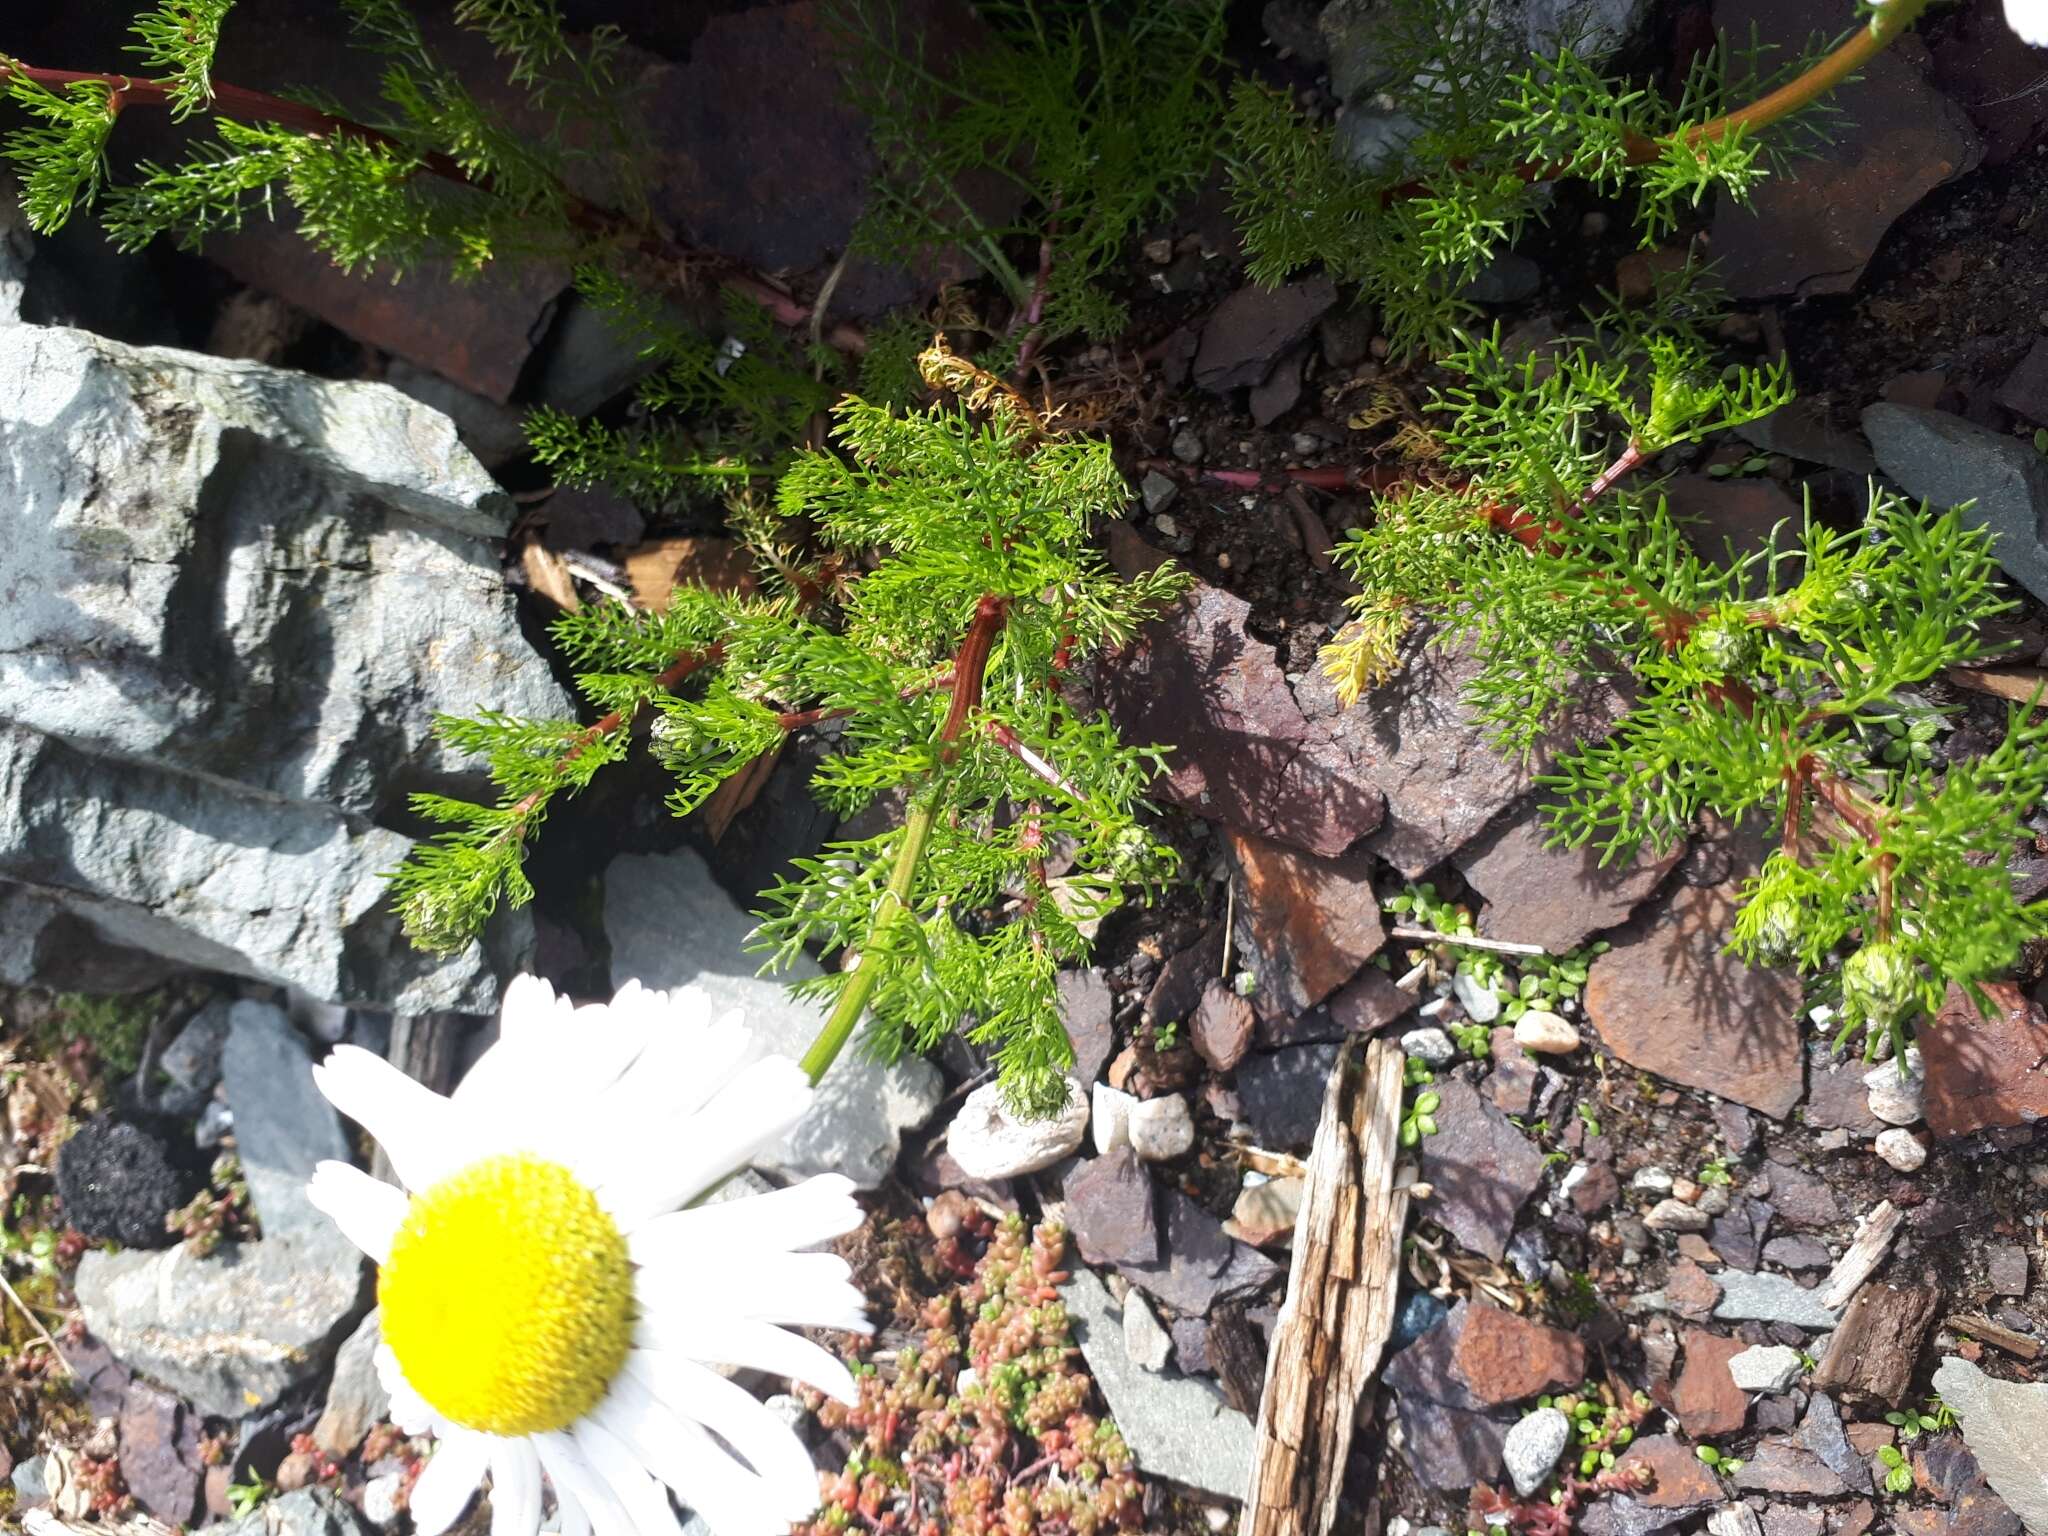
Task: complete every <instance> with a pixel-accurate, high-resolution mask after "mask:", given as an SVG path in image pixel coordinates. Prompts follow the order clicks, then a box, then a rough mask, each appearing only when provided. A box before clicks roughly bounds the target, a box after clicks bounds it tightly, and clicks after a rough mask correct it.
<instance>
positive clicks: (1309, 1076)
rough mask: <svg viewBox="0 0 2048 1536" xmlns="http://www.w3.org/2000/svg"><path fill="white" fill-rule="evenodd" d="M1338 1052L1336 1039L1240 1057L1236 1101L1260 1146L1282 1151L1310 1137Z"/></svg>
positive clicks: (1299, 1144) (1313, 1131) (1298, 1144)
mask: <svg viewBox="0 0 2048 1536" xmlns="http://www.w3.org/2000/svg"><path fill="white" fill-rule="evenodd" d="M1337 1051H1338V1047H1337V1046H1336V1045H1334V1044H1328V1045H1290V1046H1287V1047H1285V1048H1283V1049H1281V1050H1277V1051H1255V1052H1253V1053H1252V1054H1251V1055H1250V1056H1247V1057H1246V1058H1245V1059H1244V1062H1243V1064H1242V1065H1240V1066H1239V1067H1238V1069H1237V1100H1238V1105H1239V1107H1240V1108H1241V1109H1242V1110H1243V1111H1244V1118H1245V1121H1246V1123H1247V1124H1249V1125H1250V1126H1251V1128H1252V1130H1253V1132H1254V1134H1256V1135H1257V1136H1258V1138H1259V1144H1260V1145H1261V1146H1265V1147H1272V1148H1275V1149H1277V1150H1280V1151H1285V1150H1287V1149H1288V1148H1290V1147H1303V1146H1307V1145H1308V1143H1309V1142H1310V1141H1311V1140H1312V1139H1314V1137H1315V1133H1316V1121H1317V1120H1318V1119H1319V1118H1320V1117H1321V1114H1322V1104H1323V1085H1324V1084H1325V1083H1327V1082H1328V1081H1329V1078H1330V1068H1331V1067H1333V1066H1335V1065H1336V1062H1337Z"/></svg>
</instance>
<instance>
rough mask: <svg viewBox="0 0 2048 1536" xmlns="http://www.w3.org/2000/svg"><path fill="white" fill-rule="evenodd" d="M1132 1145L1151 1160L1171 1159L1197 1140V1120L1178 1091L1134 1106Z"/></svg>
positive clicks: (1150, 1161) (1167, 1160)
mask: <svg viewBox="0 0 2048 1536" xmlns="http://www.w3.org/2000/svg"><path fill="white" fill-rule="evenodd" d="M1129 1135H1130V1138H1131V1147H1132V1149H1133V1150H1134V1151H1136V1152H1137V1154H1138V1156H1140V1157H1141V1158H1143V1159H1144V1160H1145V1161H1146V1162H1148V1163H1164V1162H1170V1161H1172V1160H1173V1159H1174V1158H1176V1157H1179V1156H1181V1155H1182V1154H1184V1153H1185V1152H1187V1150H1188V1149H1189V1148H1190V1147H1192V1146H1194V1144H1195V1121H1194V1117H1193V1116H1192V1115H1191V1114H1189V1112H1188V1101H1187V1099H1186V1098H1185V1097H1183V1096H1182V1095H1180V1094H1178V1093H1169V1094H1167V1095H1165V1096H1164V1097H1163V1098H1157V1099H1145V1100H1141V1101H1140V1102H1139V1103H1137V1104H1134V1105H1132V1106H1131V1116H1130V1124H1129Z"/></svg>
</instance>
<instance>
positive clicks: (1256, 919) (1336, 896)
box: [1224, 828, 1386, 1016]
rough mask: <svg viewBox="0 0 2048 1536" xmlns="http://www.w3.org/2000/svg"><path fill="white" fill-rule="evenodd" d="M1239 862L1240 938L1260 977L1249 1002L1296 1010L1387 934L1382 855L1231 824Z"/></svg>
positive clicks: (1316, 999)
mask: <svg viewBox="0 0 2048 1536" xmlns="http://www.w3.org/2000/svg"><path fill="white" fill-rule="evenodd" d="M1224 835H1225V837H1226V838H1227V839H1228V845H1229V849H1230V857H1231V861H1232V862H1233V863H1234V864H1235V865H1236V866H1237V873H1238V880H1239V887H1238V902H1237V924H1236V927H1237V943H1238V949H1239V952H1240V953H1241V954H1243V955H1244V956H1245V958H1246V959H1247V961H1248V962H1249V963H1250V966H1251V969H1252V971H1253V973H1254V974H1255V975H1256V976H1257V977H1258V982H1259V985H1258V989H1257V990H1256V991H1255V992H1253V994H1252V1007H1253V1008H1254V1009H1255V1010H1256V1011H1258V1012H1260V1013H1266V1014H1272V1015H1286V1016H1292V1015H1294V1014H1298V1013H1303V1012H1305V1011H1307V1010H1308V1009H1310V1008H1313V1007H1314V1006H1315V1005H1316V1004H1317V1003H1320V1002H1322V1001H1323V999H1325V998H1326V997H1328V996H1329V995H1330V994H1331V993H1332V992H1335V991H1336V990H1337V989H1338V988H1339V987H1341V986H1343V985H1344V983H1345V982H1347V981H1349V980H1350V979H1351V978H1352V976H1353V975H1355V974H1356V973H1357V971H1358V968H1359V967H1360V966H1361V965H1363V964H1364V963H1365V962H1366V961H1367V960H1369V959H1371V958H1372V956H1373V955H1375V954H1376V953H1378V951H1379V948H1380V945H1381V944H1383V943H1384V942H1385V941H1386V928H1385V925H1384V923H1383V922H1382V920H1381V917H1380V904H1379V897H1378V896H1377V895H1375V894H1374V892H1373V885H1372V880H1373V873H1374V871H1375V870H1376V869H1377V868H1378V860H1376V859H1374V858H1373V856H1372V855H1371V854H1369V853H1349V854H1344V855H1341V856H1339V857H1337V858H1324V857H1321V856H1319V855H1317V854H1312V853H1303V852H1301V851H1300V850H1299V849H1295V848H1288V847H1285V846H1283V845H1282V844H1280V843H1275V842H1269V841H1267V840H1266V839H1265V838H1261V837H1253V836H1250V835H1248V834H1246V833H1243V832H1239V831H1236V830H1235V829H1230V828H1226V829H1225V833H1224Z"/></svg>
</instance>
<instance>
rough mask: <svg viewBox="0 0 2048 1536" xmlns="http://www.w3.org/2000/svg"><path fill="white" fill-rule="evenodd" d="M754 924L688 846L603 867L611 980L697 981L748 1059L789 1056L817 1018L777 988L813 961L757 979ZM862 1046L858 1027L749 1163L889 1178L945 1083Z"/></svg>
mask: <svg viewBox="0 0 2048 1536" xmlns="http://www.w3.org/2000/svg"><path fill="white" fill-rule="evenodd" d="M754 926H755V921H754V919H753V918H752V917H750V916H749V915H748V914H747V913H745V912H744V911H742V910H741V909H740V907H739V905H738V904H737V903H735V902H734V901H733V899H732V898H731V897H730V896H728V895H726V893H725V891H724V890H723V889H722V888H721V887H720V886H719V884H718V882H717V881H716V880H714V879H713V878H712V876H711V871H710V869H709V868H708V867H706V865H705V863H704V861H703V860H702V859H701V858H699V857H698V856H697V855H696V854H695V853H692V852H690V851H688V850H687V849H686V850H684V851H682V852H679V853H669V854H626V855H623V856H622V857H620V858H617V859H614V860H613V861H612V862H611V865H610V866H609V867H608V868H607V869H606V870H605V877H604V930H605V937H606V938H607V939H608V940H610V942H611V951H612V985H613V986H615V987H618V986H624V985H625V984H626V983H627V982H628V981H638V982H639V983H640V984H641V985H642V986H646V987H658V988H663V989H666V988H671V987H682V986H693V987H696V988H697V989H699V990H700V991H702V992H704V993H705V994H707V995H708V997H709V998H710V999H711V1007H712V1011H713V1013H714V1014H718V1013H723V1012H724V1011H725V1010H726V1009H728V1008H738V1009H741V1010H743V1011H744V1012H745V1014H746V1016H747V1027H748V1028H749V1029H751V1030H752V1031H753V1032H754V1049H755V1054H757V1055H760V1056H770V1055H781V1056H787V1057H789V1058H790V1059H791V1060H792V1061H795V1060H799V1059H801V1058H802V1056H803V1054H804V1052H805V1051H806V1050H808V1049H809V1048H810V1044H811V1042H812V1041H813V1040H814V1039H816V1038H817V1034H818V1031H819V1030H820V1029H821V1028H822V1027H823V1026H824V1023H825V1014H824V1011H823V1010H822V1009H820V1008H818V1007H817V1006H816V1005H815V1004H812V1003H808V1002H803V1001H801V1000H799V999H797V998H794V997H792V996H791V995H790V992H789V988H788V987H787V986H786V985H785V984H784V983H785V982H786V981H787V982H794V981H801V980H802V979H803V978H804V977H806V976H815V975H817V974H818V967H817V964H816V963H815V962H814V961H812V960H811V959H810V958H809V957H808V956H806V957H804V958H803V959H802V960H800V961H799V962H798V963H797V965H796V966H794V967H793V968H791V969H790V970H787V971H784V972H781V973H780V979H777V980H765V979H763V978H762V977H760V976H758V975H756V974H755V973H756V972H757V971H758V970H759V969H760V966H761V957H760V956H759V955H758V954H756V953H753V952H751V951H749V950H748V949H747V947H746V946H747V936H748V935H749V934H750V933H752V932H753V930H754ZM861 1047H862V1042H861V1039H860V1037H859V1035H858V1034H856V1036H855V1037H854V1039H853V1040H851V1041H850V1042H848V1044H847V1046H846V1048H845V1049H844V1050H842V1051H841V1052H840V1053H839V1059H838V1060H837V1061H836V1062H834V1063H833V1064H832V1070H831V1071H829V1072H827V1073H826V1074H825V1077H824V1080H823V1081H822V1082H820V1083H819V1084H818V1093H817V1098H816V1099H815V1101H814V1102H813V1103H812V1105H811V1109H810V1112H809V1113H808V1114H806V1115H805V1116H804V1118H803V1120H802V1121H800V1122H799V1123H798V1125H797V1128H796V1129H795V1130H794V1131H792V1132H790V1134H789V1137H788V1139H787V1140H785V1141H784V1142H783V1143H782V1145H781V1146H780V1147H778V1148H776V1149H775V1150H774V1151H772V1152H770V1153H768V1154H767V1155H765V1156H763V1157H761V1158H758V1159H756V1163H757V1165H758V1166H759V1167H762V1168H765V1169H768V1170H770V1171H771V1172H776V1173H782V1174H786V1175H788V1176H789V1177H791V1178H804V1177H808V1176H809V1175H811V1174H816V1173H843V1174H845V1175H846V1176H847V1177H848V1178H850V1179H852V1180H853V1181H854V1183H856V1184H858V1185H859V1186H860V1187H861V1188H862V1189H873V1188H875V1187H876V1186H877V1185H879V1184H880V1183H881V1182H882V1180H883V1179H885V1178H887V1177H888V1174H889V1170H890V1169H891V1168H892V1167H894V1166H895V1163H896V1154H897V1152H898V1151H899V1150H900V1149H901V1146H902V1141H903V1135H904V1133H905V1132H906V1131H910V1130H914V1129H915V1128H916V1127H918V1126H920V1125H923V1124H924V1123H925V1121H927V1120H928V1119H930V1118H931V1116H932V1113H933V1111H934V1110H936V1109H937V1108H938V1107H939V1098H940V1096H941V1094H942V1093H943V1092H944V1083H943V1081H942V1079H941V1078H940V1076H939V1072H938V1069H937V1068H936V1067H934V1066H933V1065H932V1064H931V1063H930V1062H928V1061H924V1060H922V1059H920V1058H917V1057H905V1058H904V1059H902V1060H901V1061H897V1062H893V1063H890V1064H887V1065H885V1064H883V1063H881V1062H878V1061H876V1060H875V1059H874V1058H873V1057H871V1056H870V1055H868V1054H867V1053H866V1052H865V1051H864V1050H863V1049H862V1048H861Z"/></svg>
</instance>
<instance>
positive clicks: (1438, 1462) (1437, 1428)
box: [1381, 1297, 1509, 1491]
mask: <svg viewBox="0 0 2048 1536" xmlns="http://www.w3.org/2000/svg"><path fill="white" fill-rule="evenodd" d="M1410 1299H1411V1301H1412V1300H1413V1299H1414V1298H1412V1297H1411V1298H1410ZM1469 1305H1470V1304H1469V1303H1467V1302H1463V1301H1461V1302H1459V1303H1458V1304H1457V1306H1455V1307H1453V1308H1452V1309H1451V1311H1450V1313H1449V1315H1448V1316H1446V1317H1444V1318H1443V1319H1442V1320H1441V1321H1439V1322H1438V1323H1437V1324H1436V1325H1435V1326H1434V1327H1431V1328H1429V1329H1428V1330H1427V1331H1426V1332H1424V1333H1423V1334H1421V1336H1420V1337H1418V1338H1417V1339H1416V1340H1415V1342H1414V1343H1412V1344H1410V1345H1408V1346H1407V1347H1406V1348H1405V1349H1402V1350H1400V1351H1399V1352H1398V1353H1396V1354H1395V1355H1394V1356H1393V1357H1392V1358H1391V1359H1390V1360H1388V1362H1387V1365H1386V1369H1385V1370H1384V1371H1383V1372H1382V1373H1381V1379H1382V1380H1383V1381H1384V1382H1385V1383H1386V1385H1387V1386H1389V1387H1391V1388H1393V1390H1394V1394H1395V1397H1396V1398H1397V1400H1398V1402H1399V1406H1400V1414H1401V1427H1402V1430H1403V1432H1404V1434H1405V1436H1406V1443H1405V1444H1404V1445H1403V1446H1402V1450H1401V1454H1402V1455H1403V1456H1404V1457H1406V1458H1407V1461H1408V1464H1409V1466H1411V1467H1413V1468H1414V1469H1415V1474H1416V1476H1417V1477H1419V1478H1420V1479H1421V1480H1422V1482H1423V1483H1424V1484H1426V1485H1427V1486H1429V1487H1431V1488H1435V1489H1438V1490H1440V1491H1448V1490H1450V1489H1454V1488H1469V1487H1471V1486H1472V1485H1473V1484H1474V1483H1491V1482H1493V1481H1495V1480H1496V1479H1497V1478H1498V1477H1499V1476H1500V1472H1501V1466H1502V1458H1503V1455H1504V1454H1505V1450H1506V1445H1507V1436H1508V1428H1509V1426H1508V1425H1506V1424H1504V1423H1502V1422H1501V1420H1499V1419H1497V1418H1494V1417H1492V1416H1491V1415H1489V1414H1488V1413H1487V1412H1486V1411H1485V1406H1486V1405H1485V1404H1484V1403H1482V1402H1481V1401H1480V1400H1479V1398H1478V1397H1477V1396H1475V1395H1474V1394H1473V1393H1472V1391H1471V1390H1470V1389H1469V1388H1468V1387H1466V1386H1465V1384H1464V1381H1463V1379H1462V1378H1461V1377H1460V1376H1459V1375H1458V1373H1457V1372H1455V1371H1454V1370H1452V1368H1451V1361H1452V1357H1453V1355H1454V1354H1455V1353H1456V1350H1457V1345H1458V1340H1459V1337H1460V1334H1461V1332H1462V1330H1463V1327H1464V1320H1465V1314H1466V1311H1467V1309H1468V1307H1469ZM1395 1337H1396V1338H1397V1339H1398V1338H1399V1337H1400V1333H1399V1331H1398V1329H1397V1332H1396V1335H1395Z"/></svg>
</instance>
